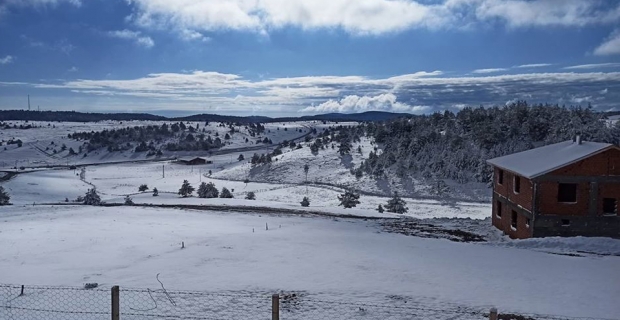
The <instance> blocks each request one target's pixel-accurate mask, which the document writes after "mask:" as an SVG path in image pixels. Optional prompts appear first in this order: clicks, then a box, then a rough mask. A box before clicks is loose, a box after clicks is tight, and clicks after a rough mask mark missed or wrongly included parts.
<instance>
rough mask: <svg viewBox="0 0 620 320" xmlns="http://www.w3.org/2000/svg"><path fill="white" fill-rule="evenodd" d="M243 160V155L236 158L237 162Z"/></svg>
mask: <svg viewBox="0 0 620 320" xmlns="http://www.w3.org/2000/svg"><path fill="white" fill-rule="evenodd" d="M244 159H245V158H244V157H243V154H239V157H238V158H237V160H239V161H243V160H244Z"/></svg>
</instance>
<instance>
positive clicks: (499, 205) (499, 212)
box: [495, 200, 503, 219]
mask: <svg viewBox="0 0 620 320" xmlns="http://www.w3.org/2000/svg"><path fill="white" fill-rule="evenodd" d="M502 210H503V206H502V202H501V201H499V200H496V202H495V216H496V217H497V218H500V219H501V218H502Z"/></svg>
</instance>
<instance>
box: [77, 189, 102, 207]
mask: <svg viewBox="0 0 620 320" xmlns="http://www.w3.org/2000/svg"><path fill="white" fill-rule="evenodd" d="M78 199H79V198H78ZM83 201H84V204H85V205H89V206H98V205H101V198H100V197H99V195H98V194H97V190H96V189H95V188H92V189H88V191H86V195H85V196H84V198H83Z"/></svg>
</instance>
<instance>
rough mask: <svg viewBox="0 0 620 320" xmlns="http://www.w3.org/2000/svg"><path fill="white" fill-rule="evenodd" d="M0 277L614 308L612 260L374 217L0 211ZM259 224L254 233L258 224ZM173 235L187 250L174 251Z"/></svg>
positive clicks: (538, 308) (599, 311) (608, 312)
mask: <svg viewBox="0 0 620 320" xmlns="http://www.w3.org/2000/svg"><path fill="white" fill-rule="evenodd" d="M0 219H2V225H1V227H0V239H1V242H2V248H3V254H2V257H1V258H0V270H2V272H1V273H0V283H1V282H4V283H7V282H8V283H17V284H45V285H80V284H83V283H86V282H98V283H100V284H101V285H104V286H110V285H113V284H121V285H123V286H126V287H151V288H156V287H158V285H159V284H158V282H157V281H156V279H155V275H156V274H158V273H159V274H160V280H162V281H164V282H165V283H166V287H167V288H168V289H170V290H178V289H183V290H209V291H220V290H221V291H230V290H232V291H240V290H243V291H250V292H252V291H255V292H277V291H280V290H282V291H285V292H291V291H294V292H304V293H306V294H307V295H309V296H311V297H315V298H321V299H342V300H348V301H365V302H373V301H374V302H377V301H384V300H386V299H387V297H389V296H400V297H403V298H404V299H406V300H407V301H408V303H410V304H411V305H420V306H426V307H429V308H441V307H442V306H444V307H445V306H454V305H461V306H464V307H468V308H471V309H474V310H487V309H488V307H489V306H497V307H498V308H499V309H500V310H504V311H513V312H523V313H544V314H557V315H565V316H583V317H586V316H588V317H610V316H613V315H617V314H620V306H619V305H618V304H617V303H615V302H614V298H615V297H617V296H618V295H619V294H620V286H618V283H617V281H614V279H617V277H616V274H617V270H618V268H620V259H619V258H618V257H588V258H582V257H569V256H562V255H552V254H547V253H542V252H537V251H532V250H524V249H519V248H510V247H505V246H495V245H488V244H486V245H485V244H472V243H456V242H450V241H447V240H440V239H422V238H418V237H408V236H403V235H399V234H393V233H385V232H382V229H381V228H380V227H379V226H378V224H377V222H374V221H362V220H340V219H339V220H333V219H331V218H301V217H290V216H288V217H287V216H272V215H264V214H263V215H258V214H254V215H253V214H235V213H218V212H203V211H185V210H172V209H154V208H150V209H141V208H134V207H121V208H100V207H59V206H57V207H50V206H44V207H39V206H37V207H22V206H13V207H9V208H5V209H2V211H0ZM266 224H267V225H268V226H269V230H265V225H266ZM181 242H184V243H185V246H186V248H185V249H181Z"/></svg>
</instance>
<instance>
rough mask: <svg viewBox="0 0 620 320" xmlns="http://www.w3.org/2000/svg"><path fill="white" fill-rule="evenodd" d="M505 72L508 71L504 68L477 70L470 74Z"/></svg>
mask: <svg viewBox="0 0 620 320" xmlns="http://www.w3.org/2000/svg"><path fill="white" fill-rule="evenodd" d="M506 70H508V69H506V68H489V69H477V70H474V71H472V73H497V72H502V71H506Z"/></svg>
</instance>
